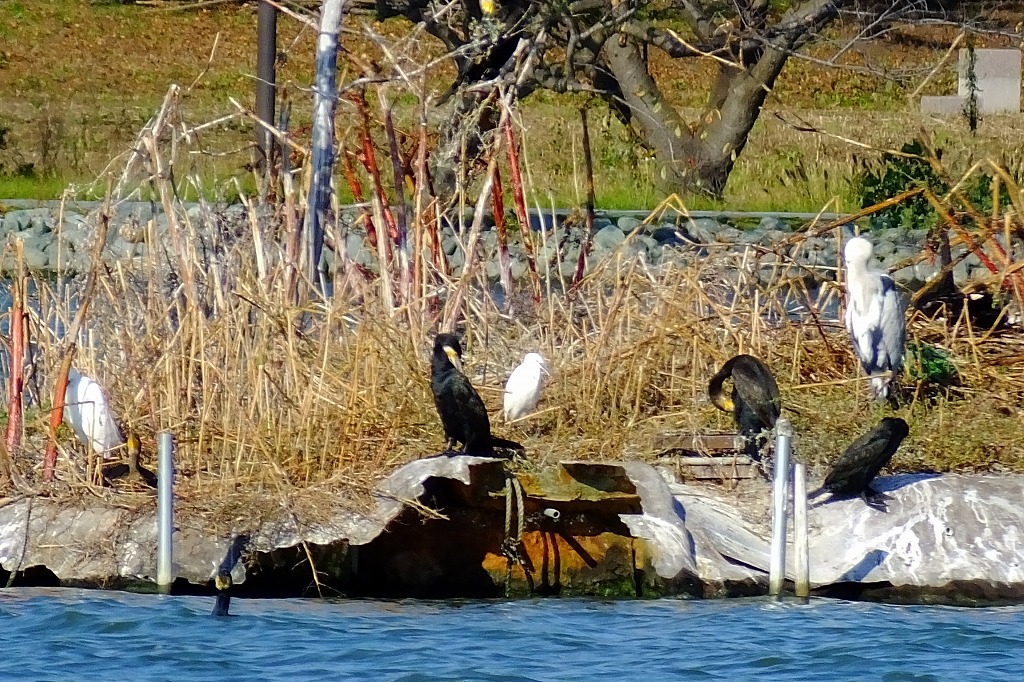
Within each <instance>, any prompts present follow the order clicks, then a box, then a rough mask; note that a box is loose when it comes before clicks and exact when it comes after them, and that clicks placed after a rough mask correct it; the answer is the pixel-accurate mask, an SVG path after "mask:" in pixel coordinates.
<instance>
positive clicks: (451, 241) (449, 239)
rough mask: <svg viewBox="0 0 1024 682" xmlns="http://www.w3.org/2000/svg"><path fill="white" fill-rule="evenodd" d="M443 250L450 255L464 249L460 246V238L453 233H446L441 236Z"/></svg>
mask: <svg viewBox="0 0 1024 682" xmlns="http://www.w3.org/2000/svg"><path fill="white" fill-rule="evenodd" d="M441 250H442V251H444V252H445V254H446V255H448V256H450V255H452V254H453V253H455V252H456V251H462V249H461V248H459V240H458V239H456V237H455V235H453V234H445V235H444V236H443V237H442V238H441Z"/></svg>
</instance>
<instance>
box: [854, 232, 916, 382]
mask: <svg viewBox="0 0 1024 682" xmlns="http://www.w3.org/2000/svg"><path fill="white" fill-rule="evenodd" d="M871 254H872V247H871V242H869V241H868V240H867V239H864V238H863V237H854V238H853V239H851V240H850V241H848V242H847V243H846V248H845V249H844V250H843V259H844V260H845V261H846V329H847V331H849V332H850V339H851V340H852V341H853V350H854V353H856V355H857V359H858V360H860V364H861V367H863V368H864V371H865V372H866V373H867V374H868V375H869V376H870V377H871V389H872V392H873V393H874V396H875V399H877V400H881V399H884V398H886V397H887V396H888V395H889V390H890V384H891V383H892V381H893V380H894V379H895V377H896V375H898V374H899V371H900V369H901V368H902V367H903V347H904V345H905V343H906V340H907V320H906V310H905V307H904V304H903V300H902V298H901V297H900V294H899V292H898V291H897V290H896V284H895V283H894V282H893V281H892V278H891V277H889V275H887V274H885V273H884V272H878V271H875V270H869V269H868V262H869V261H870V260H871ZM886 372H891V373H892V374H891V376H888V377H887V376H882V375H883V374H884V373H886Z"/></svg>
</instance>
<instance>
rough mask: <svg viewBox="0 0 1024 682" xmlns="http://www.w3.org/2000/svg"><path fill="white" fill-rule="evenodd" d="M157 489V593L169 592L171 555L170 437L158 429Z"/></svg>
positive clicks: (171, 487)
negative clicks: (158, 591)
mask: <svg viewBox="0 0 1024 682" xmlns="http://www.w3.org/2000/svg"><path fill="white" fill-rule="evenodd" d="M156 444H157V490H156V530H157V533H156V586H157V589H159V590H160V591H161V592H170V590H171V583H172V582H174V575H173V574H172V572H171V562H172V560H173V556H174V545H173V542H172V538H173V537H174V439H173V438H172V437H171V434H169V433H167V432H166V431H161V432H160V433H159V434H157V438H156Z"/></svg>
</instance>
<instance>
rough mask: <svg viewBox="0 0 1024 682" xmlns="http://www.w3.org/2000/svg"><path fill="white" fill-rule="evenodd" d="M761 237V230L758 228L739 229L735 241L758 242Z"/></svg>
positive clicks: (741, 242) (744, 242)
mask: <svg viewBox="0 0 1024 682" xmlns="http://www.w3.org/2000/svg"><path fill="white" fill-rule="evenodd" d="M761 237H762V235H761V232H760V231H758V230H741V231H740V236H739V238H738V239H737V240H736V241H737V242H738V243H740V244H760V243H761Z"/></svg>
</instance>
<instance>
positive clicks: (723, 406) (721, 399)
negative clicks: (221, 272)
mask: <svg viewBox="0 0 1024 682" xmlns="http://www.w3.org/2000/svg"><path fill="white" fill-rule="evenodd" d="M711 402H713V403H714V404H715V407H717V408H718V409H720V410H722V411H723V412H732V411H733V410H735V409H736V405H735V404H733V402H732V399H731V398H727V397H725V394H724V393H719V394H718V395H713V396H711Z"/></svg>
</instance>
